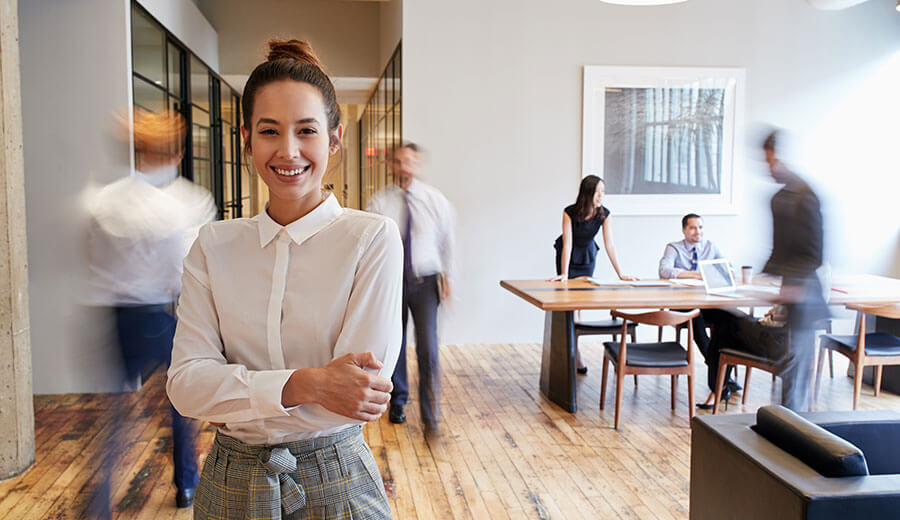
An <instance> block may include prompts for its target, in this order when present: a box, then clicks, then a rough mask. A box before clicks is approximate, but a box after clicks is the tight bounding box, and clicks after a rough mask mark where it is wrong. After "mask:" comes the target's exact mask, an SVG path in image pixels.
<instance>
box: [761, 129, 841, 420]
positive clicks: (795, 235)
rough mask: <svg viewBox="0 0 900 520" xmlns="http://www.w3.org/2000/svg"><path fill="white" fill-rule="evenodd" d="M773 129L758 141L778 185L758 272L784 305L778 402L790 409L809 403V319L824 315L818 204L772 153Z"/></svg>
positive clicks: (811, 337) (811, 333) (811, 346)
mask: <svg viewBox="0 0 900 520" xmlns="http://www.w3.org/2000/svg"><path fill="white" fill-rule="evenodd" d="M778 139H779V134H778V132H776V131H773V132H771V133H769V134H768V136H766V138H765V140H764V141H763V145H762V148H763V153H764V155H765V161H766V163H767V164H768V167H769V173H771V175H772V179H774V180H775V182H776V183H778V184H781V185H782V188H781V190H779V191H778V192H777V193H776V194H775V195H774V196H773V197H772V202H771V207H772V253H771V255H770V256H769V260H768V261H767V262H766V265H765V267H764V268H763V272H765V273H768V274H772V275H776V276H780V277H781V293H780V294H779V296H778V301H779V303H781V304H783V305H784V308H785V311H786V323H787V326H788V331H789V332H788V334H789V342H788V348H787V351H786V353H785V355H784V356H783V357H782V358H781V360H780V361H779V369H780V372H781V377H782V397H781V399H782V404H783V405H784V406H786V407H788V408H790V409H792V410H795V411H801V410H806V409H808V408H809V399H810V383H811V381H812V373H813V358H814V357H815V336H814V330H813V324H814V323H815V322H816V321H818V320H820V319H823V318H827V317H828V316H829V312H828V306H827V304H826V303H825V298H824V295H823V290H822V285H821V283H820V281H819V278H818V276H817V274H816V270H817V269H818V268H819V267H820V266H821V265H822V262H823V253H822V251H823V226H822V210H821V207H820V204H819V198H818V197H817V196H816V194H815V192H813V190H812V188H811V187H810V186H809V184H808V183H807V182H806V181H804V180H803V179H802V178H801V177H800V176H799V175H797V174H796V173H794V172H793V171H791V170H790V169H788V168H787V166H785V165H784V163H782V162H781V160H780V159H779V157H778Z"/></svg>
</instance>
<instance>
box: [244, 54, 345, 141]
mask: <svg viewBox="0 0 900 520" xmlns="http://www.w3.org/2000/svg"><path fill="white" fill-rule="evenodd" d="M284 80H292V81H299V82H302V83H308V84H310V85H312V86H314V87H316V89H318V91H319V93H320V94H322V102H323V103H324V104H325V115H326V117H327V118H328V121H327V123H328V134H329V139H332V138H333V134H332V132H333V131H334V129H335V128H337V127H338V125H340V124H341V107H340V106H338V103H337V96H336V95H335V93H334V85H333V84H332V83H331V80H330V79H328V76H327V75H326V74H325V71H323V70H322V62H320V61H319V58H318V57H317V56H316V54H315V52H313V50H312V47H310V45H309V43H307V42H304V41H300V40H269V55H268V56H267V57H266V61H265V62H263V63H260V64H259V65H257V66H256V68H255V69H253V72H252V73H250V77H249V78H248V79H247V84H246V85H244V94H243V97H242V98H241V111H242V113H243V119H244V128H246V129H247V130H248V131H249V130H250V128H251V125H252V118H253V103H254V101H255V100H256V93H257V91H258V90H259V89H260V88H262V87H264V86H266V85H268V84H269V83H274V82H276V81H284ZM246 146H250V140H249V139H248V140H247V143H246Z"/></svg>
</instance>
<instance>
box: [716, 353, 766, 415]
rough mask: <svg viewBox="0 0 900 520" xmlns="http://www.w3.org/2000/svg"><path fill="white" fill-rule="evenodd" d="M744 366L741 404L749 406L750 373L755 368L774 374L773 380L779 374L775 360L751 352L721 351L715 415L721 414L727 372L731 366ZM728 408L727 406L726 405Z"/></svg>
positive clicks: (717, 376)
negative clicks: (720, 407)
mask: <svg viewBox="0 0 900 520" xmlns="http://www.w3.org/2000/svg"><path fill="white" fill-rule="evenodd" d="M737 365H743V366H744V367H745V369H744V390H743V392H742V393H741V404H747V390H748V389H749V387H750V371H751V370H752V369H754V368H758V369H760V370H765V371H766V372H769V373H771V374H772V379H774V378H775V374H776V373H777V372H778V369H777V368H776V367H777V364H776V361H775V360H774V359H769V358H767V357H763V356H757V355H755V354H751V353H749V352H744V351H741V350H734V349H730V348H723V349H722V350H720V351H719V373H718V374H716V401H715V403H713V415H715V414H717V413H719V401H720V400H721V399H722V390H723V388H724V387H725V371H726V370H727V369H728V367H729V366H737ZM726 406H727V404H726Z"/></svg>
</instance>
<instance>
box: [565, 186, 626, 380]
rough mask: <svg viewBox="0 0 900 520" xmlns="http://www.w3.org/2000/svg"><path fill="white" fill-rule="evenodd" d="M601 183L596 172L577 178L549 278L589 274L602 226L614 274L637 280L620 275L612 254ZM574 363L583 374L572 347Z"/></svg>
mask: <svg viewBox="0 0 900 520" xmlns="http://www.w3.org/2000/svg"><path fill="white" fill-rule="evenodd" d="M604 188H605V183H604V182H603V179H601V178H600V177H597V176H596V175H588V176H587V177H585V178H584V179H582V180H581V186H580V187H579V188H578V198H577V199H575V204H572V205H571V206H567V207H566V209H564V210H563V221H562V235H560V236H559V237H557V239H556V243H555V244H554V248H555V249H556V276H555V277H553V278H551V280H552V281H560V280H568V279H570V278H578V277H581V276H593V275H594V267H596V265H597V251H598V250H599V249H600V247H599V246H597V242H595V241H594V237H596V236H597V233H598V232H599V231H600V230H601V229H602V230H603V246H604V248H605V249H606V256H608V257H609V262H610V263H611V264H612V266H613V269H614V270H615V271H616V275H617V276H618V277H619V279H621V280H637V278H636V277H634V276H628V275H623V274H622V271H621V270H620V269H619V261H618V259H617V258H616V246H615V244H613V239H612V230H611V229H610V225H609V210H608V209H607V208H606V207H605V206H603V205H602V204H601V202H602V201H603V192H604ZM575 363H576V366H577V370H578V373H579V374H586V373H587V367H586V366H584V365H583V364H582V363H581V353H580V352H579V350H578V349H577V348H576V349H575Z"/></svg>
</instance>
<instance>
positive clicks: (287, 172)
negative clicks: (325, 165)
mask: <svg viewBox="0 0 900 520" xmlns="http://www.w3.org/2000/svg"><path fill="white" fill-rule="evenodd" d="M306 168H307V166H304V167H303V168H297V169H294V170H282V169H281V168H274V169H275V173H277V174H278V175H284V176H285V177H292V176H294V175H299V174H300V173H302V172H303V171H304V170H306Z"/></svg>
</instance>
